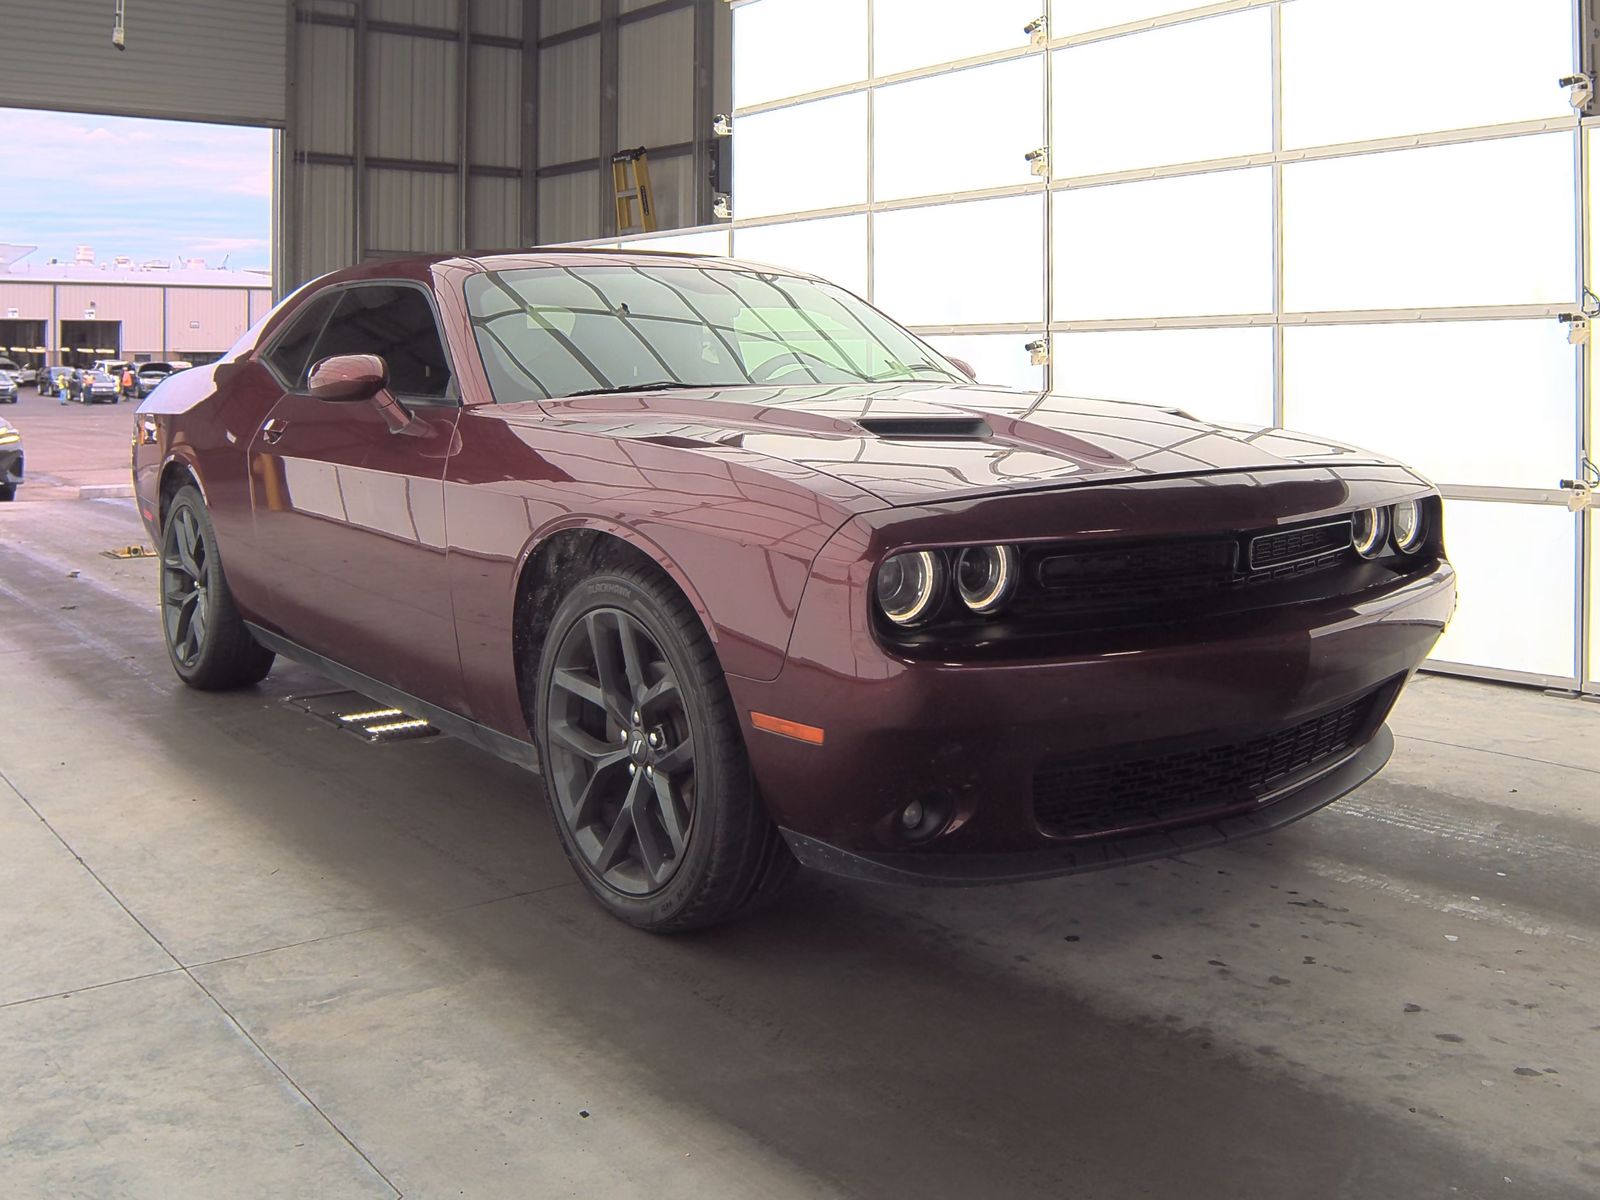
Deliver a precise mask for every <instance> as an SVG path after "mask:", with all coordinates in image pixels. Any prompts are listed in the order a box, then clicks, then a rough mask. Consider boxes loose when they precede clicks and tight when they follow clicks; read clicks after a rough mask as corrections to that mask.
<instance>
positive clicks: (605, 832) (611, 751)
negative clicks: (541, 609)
mask: <svg viewBox="0 0 1600 1200" xmlns="http://www.w3.org/2000/svg"><path fill="white" fill-rule="evenodd" d="M545 732H546V736H547V738H548V739H549V746H550V779H549V784H550V789H551V792H552V794H553V796H554V797H555V799H556V800H557V802H558V804H559V805H560V815H561V818H562V820H563V821H564V822H565V823H566V828H567V831H568V833H569V835H570V836H571V838H572V841H573V843H574V845H575V847H576V849H577V850H578V852H579V854H580V855H582V857H583V861H584V863H585V865H586V866H587V867H588V868H589V870H590V871H592V872H593V873H594V874H595V876H596V877H597V878H598V879H599V880H600V881H601V882H603V883H604V884H605V885H606V886H607V887H610V888H614V889H615V890H616V891H618V892H621V893H622V894H624V895H627V896H647V895H650V894H652V893H655V892H659V891H660V890H661V889H662V888H663V887H665V886H666V885H667V882H668V881H669V880H670V879H671V878H672V876H673V873H674V872H675V871H677V869H678V867H679V866H680V865H681V864H682V862H683V856H684V852H685V850H686V849H687V848H688V842H689V834H690V831H691V828H692V826H693V823H694V807H695V806H694V795H695V769H694V765H695V764H694V757H695V756H694V729H693V726H692V724H691V722H690V719H689V714H688V711H687V710H686V709H685V707H684V700H683V695H682V693H681V692H680V690H679V684H678V677H677V674H676V673H675V672H674V671H673V669H672V664H671V663H670V662H669V661H668V660H667V656H666V654H665V653H664V652H663V651H662V649H661V647H660V646H659V645H658V644H657V642H656V640H655V638H653V637H652V636H651V635H650V631H649V630H648V629H646V628H645V627H644V625H643V623H642V622H640V621H639V620H637V619H636V618H634V617H633V616H631V615H630V614H629V613H627V612H625V611H624V610H622V609H620V608H596V609H591V610H590V611H589V612H586V613H584V614H583V619H582V620H581V621H578V622H575V623H574V624H573V625H572V626H571V627H570V628H569V629H568V630H567V633H566V636H565V637H564V638H563V639H562V641H561V645H560V646H559V647H557V649H556V658H555V670H554V671H553V672H552V674H551V694H550V698H549V706H548V709H547V713H546V717H545Z"/></svg>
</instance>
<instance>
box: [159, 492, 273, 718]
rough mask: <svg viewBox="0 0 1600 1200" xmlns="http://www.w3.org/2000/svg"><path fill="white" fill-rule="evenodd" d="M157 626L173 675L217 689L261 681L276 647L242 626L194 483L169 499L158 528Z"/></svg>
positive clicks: (192, 683)
mask: <svg viewBox="0 0 1600 1200" xmlns="http://www.w3.org/2000/svg"><path fill="white" fill-rule="evenodd" d="M161 628H162V633H163V634H164V635H165V638H166V643H167V655H168V657H170V658H171V659H172V668H173V670H175V671H176V672H177V673H178V678H179V679H181V680H183V682H184V683H186V684H188V685H189V686H190V687H192V688H199V689H200V690H202V691H221V690H225V689H229V688H239V687H248V686H249V685H250V684H253V683H259V682H260V681H261V680H262V679H264V678H265V677H266V674H267V672H268V671H270V670H271V669H272V660H273V657H274V656H273V653H272V651H270V650H267V649H265V648H264V647H262V646H261V645H260V644H259V643H258V642H257V641H256V640H255V639H254V638H253V637H251V636H250V631H249V630H248V629H246V628H245V625H244V621H243V619H242V618H241V617H240V616H239V611H238V609H237V608H235V607H234V603H233V594H232V593H231V592H230V591H229V590H228V581H227V579H226V578H225V577H224V576H223V574H222V561H221V557H220V555H219V553H218V551H217V535H216V531H215V530H214V529H213V528H212V527H211V516H210V514H209V513H208V512H206V506H205V500H204V499H203V498H202V497H201V495H200V491H199V489H198V488H196V487H194V486H193V485H192V484H191V485H186V486H184V487H182V488H180V489H179V490H178V491H177V492H176V493H175V494H174V495H173V496H172V498H171V499H170V500H169V501H168V502H167V511H166V520H165V523H164V524H163V526H162V530H161Z"/></svg>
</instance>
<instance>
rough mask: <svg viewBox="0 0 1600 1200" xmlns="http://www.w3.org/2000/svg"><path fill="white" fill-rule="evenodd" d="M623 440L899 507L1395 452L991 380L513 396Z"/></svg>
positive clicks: (534, 418)
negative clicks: (714, 456)
mask: <svg viewBox="0 0 1600 1200" xmlns="http://www.w3.org/2000/svg"><path fill="white" fill-rule="evenodd" d="M500 412H501V414H502V415H503V416H504V418H505V419H506V420H508V421H511V422H513V423H518V424H522V423H534V422H538V423H541V424H544V425H546V426H548V425H549V423H550V422H551V421H552V420H555V421H557V422H560V423H561V424H563V425H569V426H570V427H583V428H585V429H586V430H587V431H592V432H597V433H604V434H606V435H607V436H611V437H620V438H642V439H648V440H650V441H653V442H657V443H662V444H667V445H675V446H681V447H683V448H685V449H694V448H697V447H704V448H714V447H737V448H739V449H742V450H744V451H746V452H750V453H754V454H758V455H761V456H763V457H766V458H770V459H777V460H779V461H782V462H785V463H792V464H795V465H797V466H801V467H805V468H808V469H810V470H813V471H816V472H819V473H820V474H823V475H827V476H829V477H831V478H833V479H837V480H841V481H844V482H846V483H849V484H852V485H854V486H855V487H857V488H859V489H860V490H861V491H863V492H865V493H867V494H869V495H871V496H874V497H876V498H878V499H880V500H882V501H884V502H885V503H888V504H891V505H906V504H922V503H928V502H933V501H938V500H944V499H954V498H965V497H971V496H981V495H990V494H995V493H1000V492H1008V491H1024V490H1037V489H1041V488H1051V487H1063V486H1071V485H1078V484H1086V483H1105V482H1110V481H1116V480H1128V479H1138V478H1148V477H1154V476H1173V475H1203V474H1215V473H1218V472H1230V471H1270V470H1282V469H1287V468H1297V467H1308V466H1327V465H1336V464H1356V463H1372V462H1382V461H1385V460H1383V459H1381V458H1378V457H1377V456H1375V455H1372V454H1370V453H1368V452H1366V451H1362V450H1357V449H1355V448H1353V447H1349V446H1344V445H1340V444H1338V443H1335V442H1330V441H1327V440H1326V439H1323V438H1311V437H1305V436H1302V435H1299V434H1293V433H1286V432H1284V431H1283V430H1279V429H1261V428H1255V429H1251V428H1243V427H1236V426H1224V425H1217V424H1212V423H1210V422H1207V421H1204V420H1202V419H1200V418H1198V417H1196V416H1192V415H1190V414H1189V413H1187V412H1184V411H1182V410H1180V409H1177V408H1173V407H1170V406H1161V405H1148V404H1134V403H1128V402H1125V401H1119V400H1095V399H1087V398H1082V397H1072V396H1061V395H1055V394H1049V393H1047V394H1044V395H1039V394H1036V393H1031V392H1014V391H1007V390H1004V389H999V388H989V387H983V386H979V385H971V386H960V385H947V384H933V383H906V384H889V385H884V384H853V385H848V386H830V387H783V388H770V387H759V386H756V387H731V388H698V389H687V388H686V389H682V390H674V391H664V392H642V393H631V394H624V395H616V394H613V395H605V396H582V397H575V398H571V399H564V400H547V401H543V402H541V403H537V404H535V403H532V402H530V403H527V404H513V405H507V406H503V407H501V409H500Z"/></svg>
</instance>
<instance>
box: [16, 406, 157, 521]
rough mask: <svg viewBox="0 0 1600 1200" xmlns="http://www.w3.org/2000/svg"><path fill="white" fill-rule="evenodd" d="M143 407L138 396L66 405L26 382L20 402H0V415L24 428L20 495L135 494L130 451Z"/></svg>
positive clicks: (70, 497) (66, 497) (67, 497)
mask: <svg viewBox="0 0 1600 1200" xmlns="http://www.w3.org/2000/svg"><path fill="white" fill-rule="evenodd" d="M138 406H139V404H138V401H136V400H124V401H123V402H122V403H120V404H79V403H77V402H76V401H68V402H67V403H66V404H65V405H62V404H60V403H58V402H57V401H56V398H55V397H54V396H41V395H39V393H38V392H37V391H35V390H34V387H33V385H32V384H25V385H24V386H23V387H22V388H21V389H20V391H19V393H18V396H17V403H16V404H5V405H0V417H4V418H5V419H6V420H8V421H10V422H11V423H12V424H13V425H15V426H16V427H17V428H18V429H19V430H21V431H22V444H23V449H24V450H25V451H26V454H27V482H26V483H24V484H23V485H22V486H21V487H20V488H18V489H17V499H18V500H34V501H37V500H76V499H78V498H79V497H80V495H102V496H103V495H108V494H109V495H119V494H120V495H131V494H132V486H131V483H130V481H129V478H128V456H129V448H130V446H131V444H132V442H133V411H134V409H136V408H137V407H138Z"/></svg>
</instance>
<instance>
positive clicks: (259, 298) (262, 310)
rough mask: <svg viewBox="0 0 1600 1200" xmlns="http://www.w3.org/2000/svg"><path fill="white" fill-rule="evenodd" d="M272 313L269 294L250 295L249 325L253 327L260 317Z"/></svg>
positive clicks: (255, 293)
mask: <svg viewBox="0 0 1600 1200" xmlns="http://www.w3.org/2000/svg"><path fill="white" fill-rule="evenodd" d="M271 311H272V293H271V292H251V293H250V324H251V325H254V324H255V323H256V322H257V321H259V320H261V318H262V317H264V316H266V315H267V314H268V313H269V312H271Z"/></svg>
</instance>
